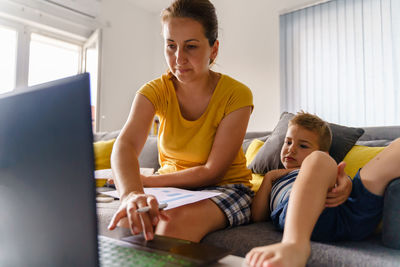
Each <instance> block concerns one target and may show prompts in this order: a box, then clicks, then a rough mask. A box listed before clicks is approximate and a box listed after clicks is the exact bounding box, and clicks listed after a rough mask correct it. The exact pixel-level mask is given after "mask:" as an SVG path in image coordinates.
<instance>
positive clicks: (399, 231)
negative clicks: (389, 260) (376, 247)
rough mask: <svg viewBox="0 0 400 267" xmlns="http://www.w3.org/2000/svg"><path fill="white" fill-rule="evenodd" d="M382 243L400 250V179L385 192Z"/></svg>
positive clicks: (392, 183) (394, 181) (393, 182)
mask: <svg viewBox="0 0 400 267" xmlns="http://www.w3.org/2000/svg"><path fill="white" fill-rule="evenodd" d="M382 242H383V244H384V245H385V246H387V247H390V248H395V249H400V178H399V179H396V180H393V181H392V182H391V183H390V184H389V185H388V187H387V188H386V191H385V198H384V207H383V228H382Z"/></svg>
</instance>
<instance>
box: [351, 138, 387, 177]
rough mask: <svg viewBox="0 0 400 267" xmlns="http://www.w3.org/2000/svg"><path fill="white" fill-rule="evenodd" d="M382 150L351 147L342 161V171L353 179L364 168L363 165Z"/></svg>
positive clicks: (380, 148)
mask: <svg viewBox="0 0 400 267" xmlns="http://www.w3.org/2000/svg"><path fill="white" fill-rule="evenodd" d="M383 149H384V147H368V146H359V145H355V146H353V147H352V148H351V150H350V151H349V153H347V155H346V156H345V157H344V159H343V161H344V162H346V167H345V168H344V171H345V172H346V173H347V174H348V175H349V176H350V177H354V175H356V173H357V171H358V170H359V169H360V168H362V167H364V165H365V164H367V163H368V162H369V161H370V160H371V159H372V158H373V157H375V156H376V155H377V154H378V153H379V152H381V151H382V150H383Z"/></svg>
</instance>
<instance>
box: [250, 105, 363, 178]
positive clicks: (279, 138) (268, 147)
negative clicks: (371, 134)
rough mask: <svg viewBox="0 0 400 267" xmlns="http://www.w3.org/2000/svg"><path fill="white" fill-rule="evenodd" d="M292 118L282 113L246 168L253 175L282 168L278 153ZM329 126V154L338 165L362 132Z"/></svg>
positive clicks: (292, 115) (338, 126) (360, 129)
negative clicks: (330, 133)
mask: <svg viewBox="0 0 400 267" xmlns="http://www.w3.org/2000/svg"><path fill="white" fill-rule="evenodd" d="M293 117H294V114H292V113H288V112H283V113H282V115H281V118H280V120H279V122H278V124H277V125H276V127H275V129H274V130H273V131H272V133H271V135H270V137H269V138H268V139H267V140H266V142H265V143H264V145H263V146H262V147H261V148H260V151H259V152H258V153H257V155H256V157H255V158H254V160H253V161H252V162H251V163H250V165H249V166H248V168H249V169H251V171H252V172H253V173H259V174H265V173H267V172H268V171H270V170H274V169H278V168H284V167H283V165H282V163H281V160H280V152H281V148H282V145H283V142H284V141H285V135H286V131H287V128H288V123H289V121H290V120H291V119H292V118H293ZM329 125H330V127H331V130H332V145H331V149H330V150H329V154H330V155H331V156H332V158H334V159H335V161H336V162H337V163H339V162H341V161H342V160H343V159H344V157H345V156H346V154H347V153H348V152H349V151H350V149H351V148H352V147H353V145H354V144H355V143H356V142H357V140H358V138H360V136H361V135H362V134H363V133H364V130H363V129H362V128H353V127H346V126H342V125H338V124H333V123H330V124H329Z"/></svg>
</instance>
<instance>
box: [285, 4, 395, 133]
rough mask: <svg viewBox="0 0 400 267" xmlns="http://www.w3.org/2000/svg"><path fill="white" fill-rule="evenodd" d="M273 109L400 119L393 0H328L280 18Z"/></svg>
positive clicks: (346, 120) (357, 120)
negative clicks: (276, 98) (278, 68)
mask: <svg viewBox="0 0 400 267" xmlns="http://www.w3.org/2000/svg"><path fill="white" fill-rule="evenodd" d="M280 34H281V37H280V38H281V96H282V97H281V111H290V112H297V111H299V110H301V109H302V110H304V111H308V112H310V113H315V114H317V115H318V116H320V117H322V118H323V119H325V120H327V121H329V122H334V123H339V124H343V125H349V126H383V125H400V107H399V105H400V1H399V0H332V1H329V2H325V3H322V4H318V5H315V6H312V7H308V8H304V9H301V10H297V11H294V12H291V13H287V14H283V15H281V16H280Z"/></svg>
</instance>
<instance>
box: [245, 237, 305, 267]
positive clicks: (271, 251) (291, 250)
mask: <svg viewBox="0 0 400 267" xmlns="http://www.w3.org/2000/svg"><path fill="white" fill-rule="evenodd" d="M310 253H311V247H310V244H309V243H308V244H295V243H277V244H274V245H269V246H264V247H256V248H253V249H252V250H250V252H249V253H247V255H246V263H247V265H249V266H252V267H304V266H306V263H307V260H308V257H309V256H310Z"/></svg>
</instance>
